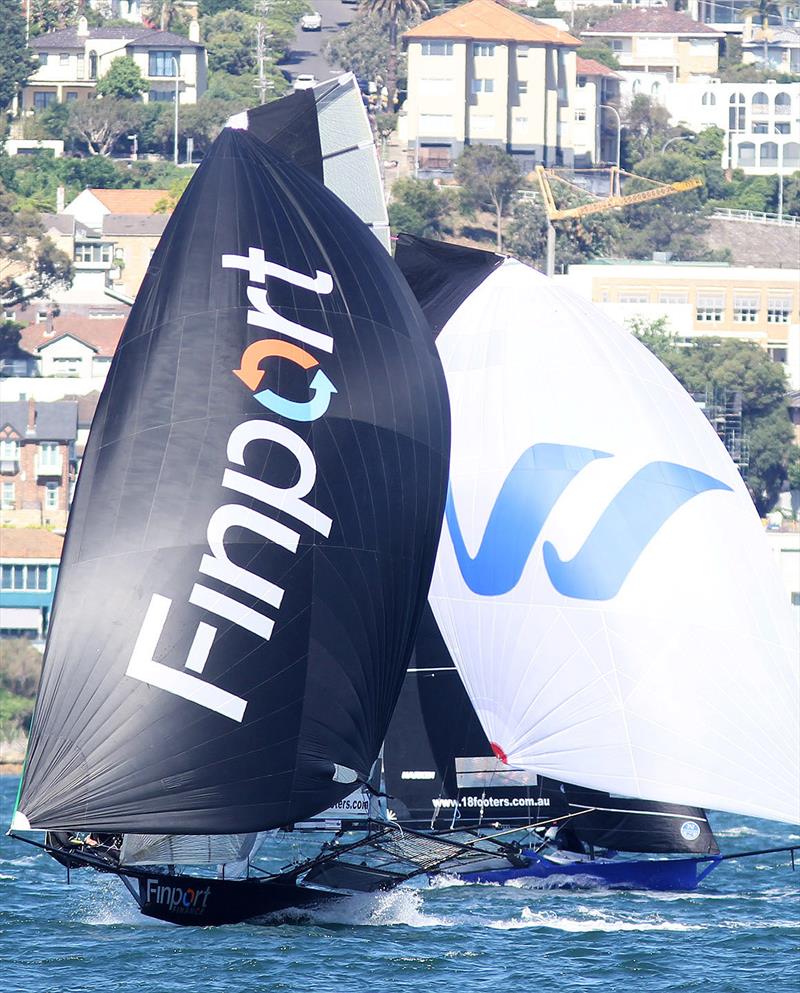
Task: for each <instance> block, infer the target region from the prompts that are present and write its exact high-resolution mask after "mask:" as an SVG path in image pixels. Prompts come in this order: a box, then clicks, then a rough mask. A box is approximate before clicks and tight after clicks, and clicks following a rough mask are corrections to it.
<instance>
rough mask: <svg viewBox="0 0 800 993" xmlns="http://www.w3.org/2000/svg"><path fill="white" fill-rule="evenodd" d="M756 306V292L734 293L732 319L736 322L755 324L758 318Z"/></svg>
mask: <svg viewBox="0 0 800 993" xmlns="http://www.w3.org/2000/svg"><path fill="white" fill-rule="evenodd" d="M758 308H759V298H758V294H753V293H734V295H733V319H734V321H736V322H737V323H738V324H755V322H756V321H757V320H758Z"/></svg>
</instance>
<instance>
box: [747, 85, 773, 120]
mask: <svg viewBox="0 0 800 993" xmlns="http://www.w3.org/2000/svg"><path fill="white" fill-rule="evenodd" d="M751 104H752V107H753V113H754V114H758V115H759V116H764V117H766V115H767V114H769V97H768V96H767V94H766V93H764V91H763V90H759V91H758V93H754V94H753V99H752V100H751Z"/></svg>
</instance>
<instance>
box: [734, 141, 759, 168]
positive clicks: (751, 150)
mask: <svg viewBox="0 0 800 993" xmlns="http://www.w3.org/2000/svg"><path fill="white" fill-rule="evenodd" d="M737 152H738V155H739V165H740V166H754V165H755V164H756V146H755V145H754V144H753V142H752V141H740V142H739V145H738V147H737Z"/></svg>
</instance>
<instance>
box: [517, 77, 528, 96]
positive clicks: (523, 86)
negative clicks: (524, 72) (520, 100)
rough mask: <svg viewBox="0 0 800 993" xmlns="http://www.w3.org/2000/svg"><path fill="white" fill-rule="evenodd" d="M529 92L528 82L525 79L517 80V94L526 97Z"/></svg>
mask: <svg viewBox="0 0 800 993" xmlns="http://www.w3.org/2000/svg"><path fill="white" fill-rule="evenodd" d="M527 92H528V82H527V80H525V79H519V80H517V93H518V94H519V95H520V96H524V95H525V94H526V93H527Z"/></svg>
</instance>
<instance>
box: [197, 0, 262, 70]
mask: <svg viewBox="0 0 800 993" xmlns="http://www.w3.org/2000/svg"><path fill="white" fill-rule="evenodd" d="M255 24H256V20H255V17H253V16H252V15H251V14H245V13H242V12H240V11H237V10H225V11H222V12H221V13H219V14H213V15H212V16H210V17H206V18H204V19H203V37H204V39H205V44H206V48H207V49H208V68H209V71H210V72H214V73H216V72H223V73H227V74H229V75H232V76H241V75H242V74H244V73H251V72H253V70H254V69H255V50H254V46H253V37H254V32H255Z"/></svg>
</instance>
